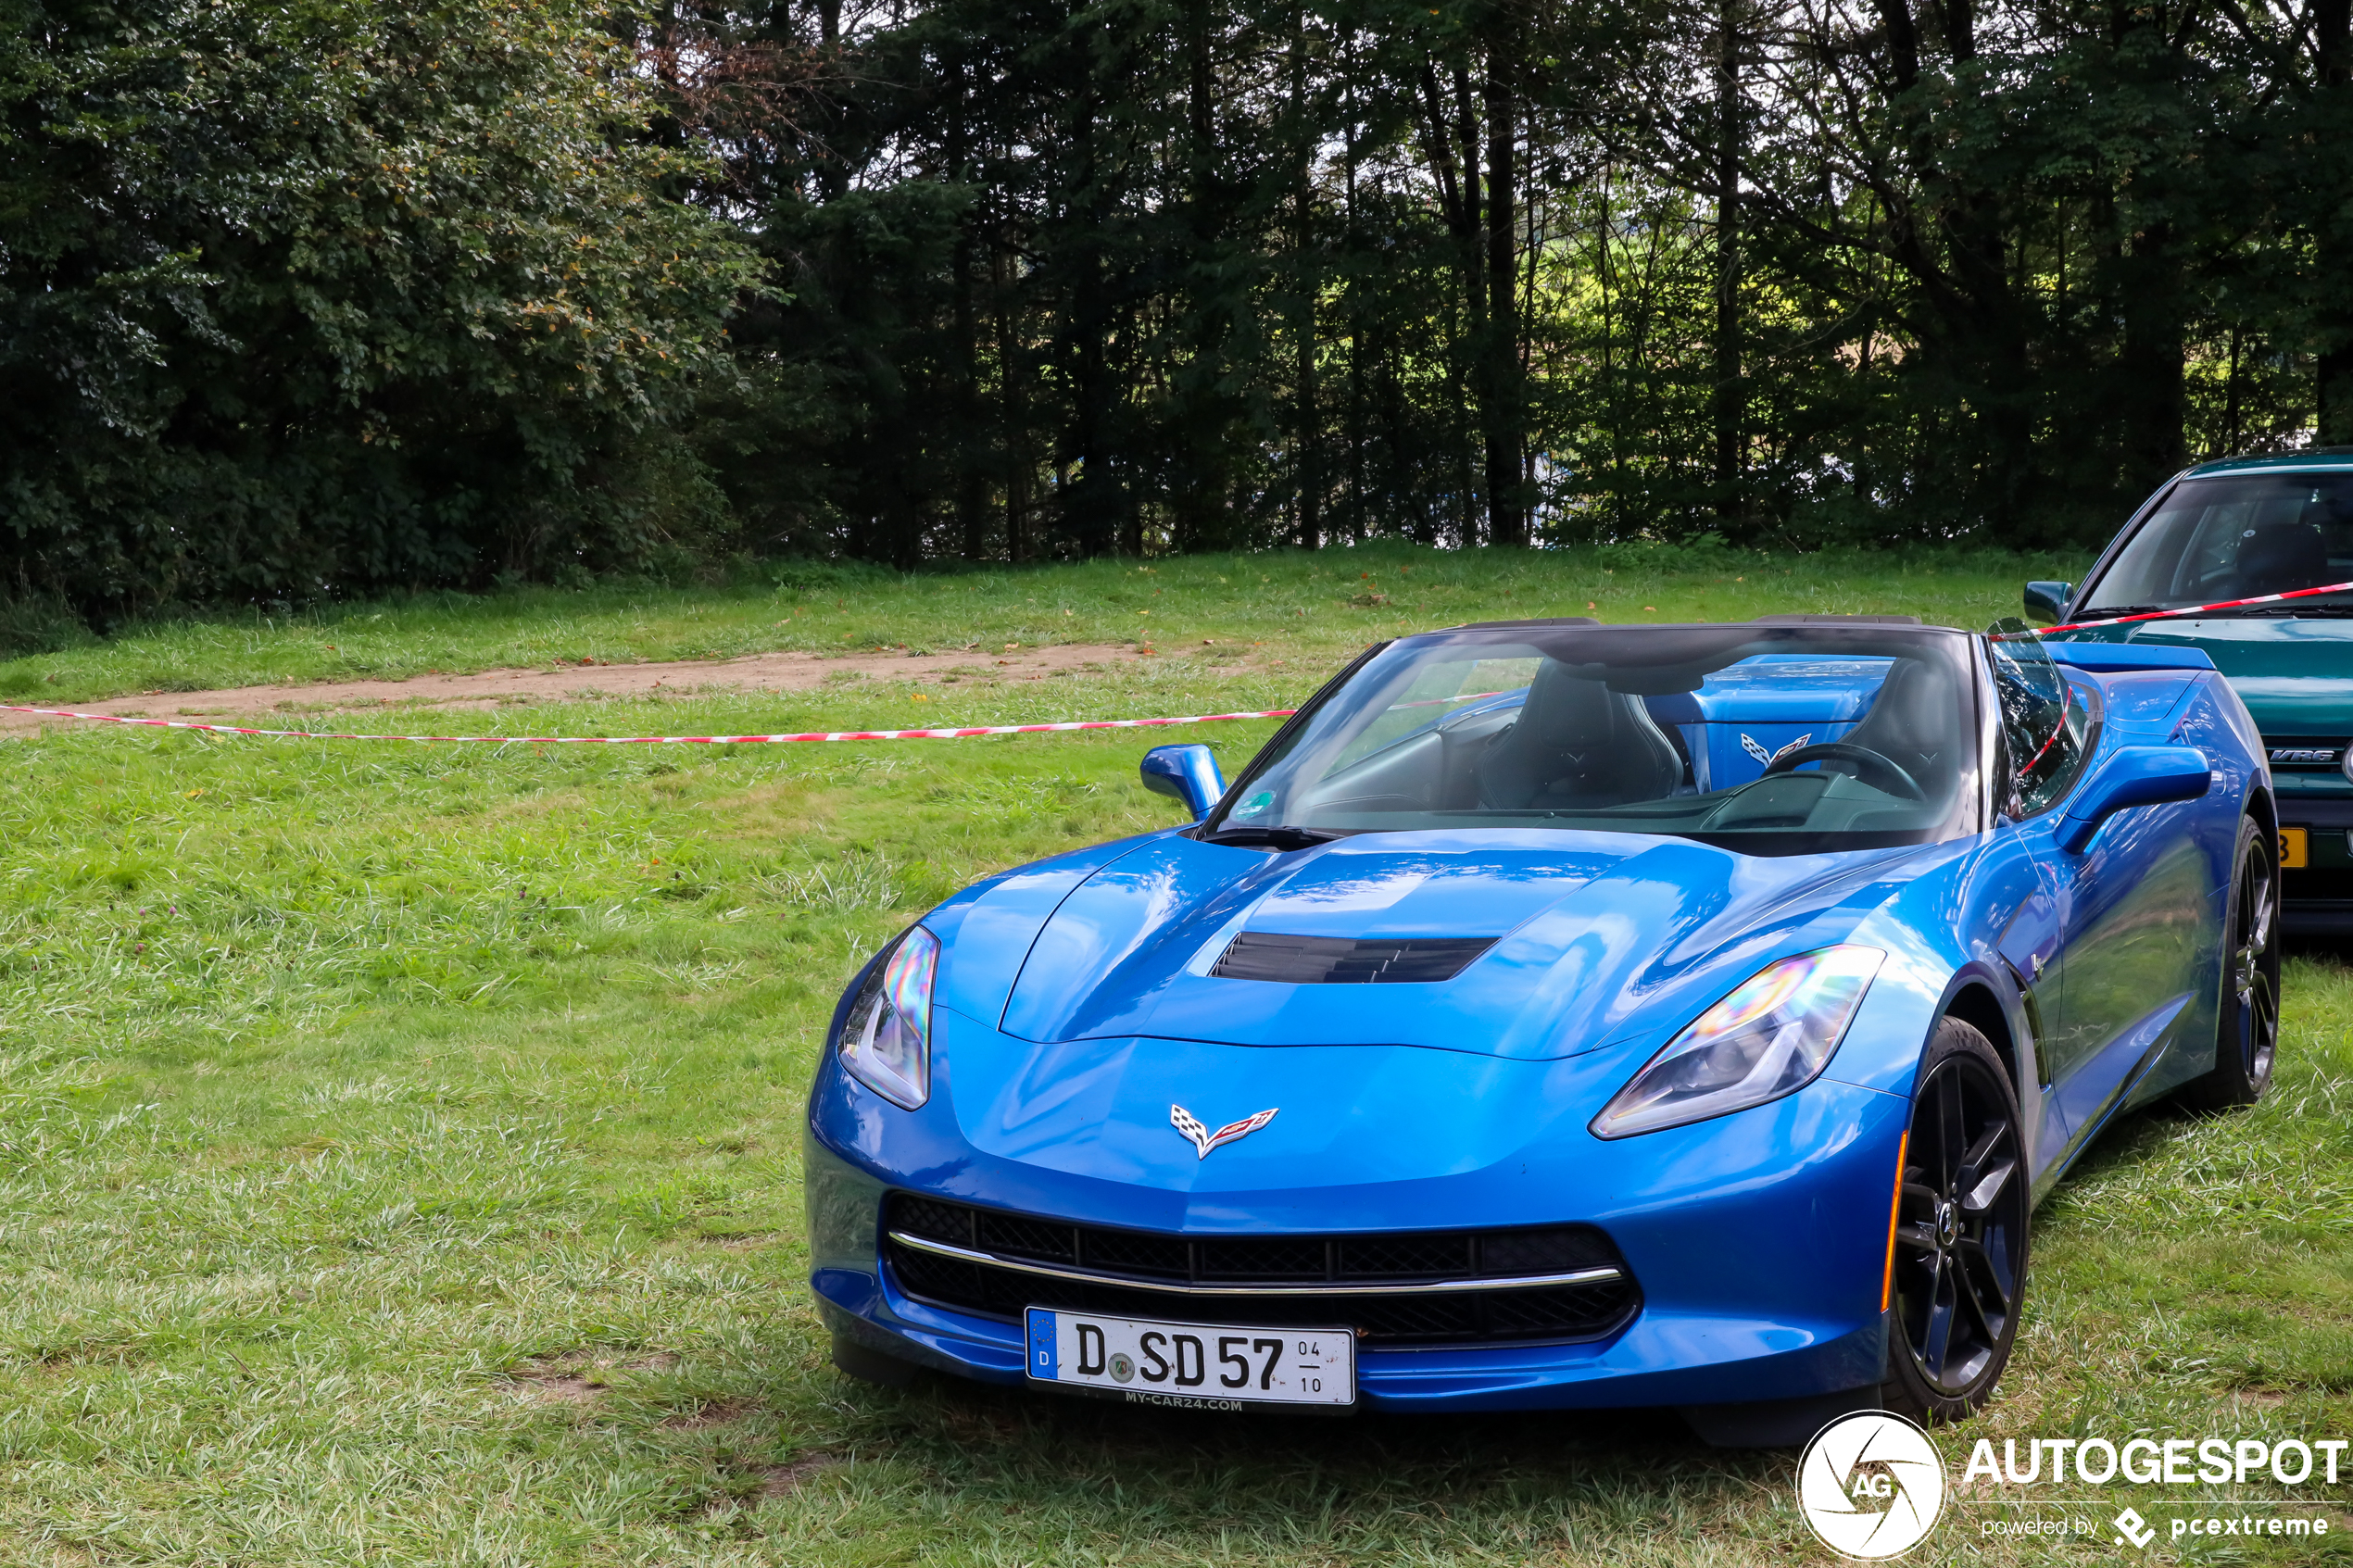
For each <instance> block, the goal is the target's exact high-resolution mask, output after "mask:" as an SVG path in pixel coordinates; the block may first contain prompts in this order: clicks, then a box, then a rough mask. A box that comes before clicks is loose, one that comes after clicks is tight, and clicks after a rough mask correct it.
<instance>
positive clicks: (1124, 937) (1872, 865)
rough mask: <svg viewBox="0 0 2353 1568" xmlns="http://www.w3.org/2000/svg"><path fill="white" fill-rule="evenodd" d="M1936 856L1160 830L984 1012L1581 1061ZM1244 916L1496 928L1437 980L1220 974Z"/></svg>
mask: <svg viewBox="0 0 2353 1568" xmlns="http://www.w3.org/2000/svg"><path fill="white" fill-rule="evenodd" d="M1944 853H1945V849H1944V847H1933V846H1932V847H1920V848H1914V849H1892V850H1878V851H1869V852H1857V853H1851V854H1844V855H1825V856H1793V857H1785V858H1771V857H1759V856H1744V855H1738V854H1734V853H1731V852H1730V851H1727V850H1722V849H1717V848H1713V847H1708V846H1705V845H1702V844H1696V843H1692V842H1690V841H1688V840H1683V839H1673V838H1653V837H1643V836H1637V835H1631V834H1579V833H1558V832H1546V831H1494V830H1487V831H1480V832H1476V833H1464V832H1437V833H1419V834H1364V835H1361V836H1359V837H1355V838H1349V839H1342V840H1339V841H1337V842H1335V843H1332V844H1328V845H1325V846H1322V847H1318V848H1315V849H1313V850H1309V851H1305V852H1303V853H1300V854H1292V855H1267V854H1265V853H1262V852H1260V851H1256V850H1249V849H1238V848H1232V847H1225V846H1219V845H1211V844H1201V843H1196V842H1194V841H1192V840H1190V839H1187V838H1181V837H1168V838H1161V839H1156V840H1153V841H1151V842H1149V843H1147V844H1145V845H1143V846H1141V847H1139V848H1137V849H1136V850H1134V851H1132V852H1131V853H1129V854H1127V855H1126V856H1123V857H1122V858H1120V859H1118V860H1116V861H1114V862H1113V863H1111V864H1109V865H1106V866H1103V867H1101V869H1099V870H1097V871H1095V872H1093V873H1092V874H1091V875H1089V876H1088V878H1087V879H1086V880H1085V881H1084V882H1083V883H1081V884H1079V885H1078V886H1077V887H1076V889H1075V890H1074V891H1073V892H1072V893H1071V894H1070V896H1069V897H1067V898H1065V899H1063V900H1062V902H1061V903H1060V905H1059V907H1058V908H1056V909H1055V910H1054V911H1053V913H1052V915H1051V918H1049V919H1048V920H1047V921H1046V922H1045V923H1044V925H1043V928H1042V929H1041V930H1040V931H1039V932H1038V938H1037V941H1036V942H1035V944H1034V945H1032V947H1030V949H1029V953H1028V956H1027V959H1026V961H1025V962H1024V963H1023V965H1022V968H1021V972H1020V975H1019V978H1018V979H1017V980H1016V981H1015V983H1014V985H1013V990H1012V994H1011V996H1010V997H1009V998H1008V1000H1007V1002H1006V1005H1005V1008H1004V1011H1003V1015H1002V1017H1001V1019H1000V1020H998V1021H994V1022H997V1023H998V1026H999V1027H1000V1029H1001V1030H1002V1031H1003V1032H1004V1033H1005V1034H1007V1035H1012V1036H1014V1037H1015V1038H1019V1039H1024V1040H1030V1041H1036V1042H1040V1043H1063V1042H1069V1041H1076V1040H1088V1039H1109V1038H1117V1037H1132V1036H1139V1035H1149V1036H1160V1037H1163V1038H1173V1039H1186V1040H1201V1041H1211V1042H1216V1043H1221V1044H1228V1045H1240V1046H1277V1045H1281V1046H1355V1045H1410V1046H1425V1047H1434V1048H1440V1049H1446V1050H1454V1051H1466V1052H1473V1053H1478V1054H1481V1055H1488V1056H1497V1057H1504V1058H1514V1059H1519V1060H1550V1059H1555V1058H1561V1057H1568V1056H1575V1055H1579V1054H1580V1053H1582V1052H1585V1051H1589V1050H1592V1049H1594V1048H1596V1047H1600V1046H1603V1045H1604V1044H1607V1043H1609V1042H1610V1041H1611V1040H1613V1039H1615V1038H1617V1037H1620V1036H1621V1035H1624V1034H1625V1033H1627V1032H1628V1030H1629V1028H1632V1027H1634V1026H1635V1024H1634V1022H1632V1021H1633V1020H1634V1017H1635V1015H1636V1014H1638V1013H1639V1012H1641V1011H1642V1010H1643V1009H1644V1008H1645V1005H1646V1004H1648V1003H1650V1002H1652V1001H1654V1000H1661V999H1662V998H1664V1000H1665V1001H1666V1002H1671V1003H1672V1004H1673V1005H1674V1006H1676V1007H1681V1006H1682V1005H1683V1003H1682V1001H1681V1000H1680V998H1678V997H1675V996H1673V995H1672V994H1673V993H1678V992H1680V991H1682V990H1684V989H1685V988H1687V987H1688V988H1691V989H1692V990H1693V991H1694V992H1695V993H1697V992H1702V991H1705V992H1707V993H1708V994H1707V995H1705V996H1704V997H1700V998H1699V999H1698V1000H1697V1001H1696V1003H1695V1004H1694V1005H1693V1007H1692V1010H1694V1011H1695V1010H1697V1008H1698V1007H1704V1006H1705V1003H1706V1001H1708V1000H1712V999H1713V990H1712V989H1711V988H1713V987H1718V986H1719V985H1720V986H1721V987H1726V988H1728V987H1729V986H1730V985H1733V984H1736V983H1737V982H1738V981H1739V980H1740V979H1742V978H1743V977H1744V976H1745V974H1746V973H1747V972H1749V970H1750V969H1752V968H1753V967H1755V965H1756V964H1759V963H1762V962H1763V961H1766V960H1768V959H1769V958H1770V957H1773V956H1775V953H1776V951H1787V950H1789V948H1788V946H1787V944H1788V943H1789V942H1790V941H1792V940H1793V939H1796V938H1798V937H1800V936H1802V937H1804V938H1805V939H1806V940H1809V941H1812V940H1819V941H1835V940H1837V939H1838V938H1839V936H1840V935H1843V933H1844V931H1845V930H1846V929H1847V928H1850V927H1851V926H1852V924H1853V923H1854V922H1855V920H1856V919H1858V918H1860V916H1861V915H1862V914H1863V913H1864V912H1866V911H1867V910H1868V909H1871V908H1875V907H1876V906H1877V905H1878V904H1880V903H1881V902H1882V901H1884V900H1885V898H1886V897H1889V896H1890V894H1891V893H1892V892H1893V891H1894V889H1895V888H1896V887H1898V886H1900V885H1901V884H1902V883H1903V882H1904V881H1906V880H1908V879H1909V878H1910V877H1912V876H1913V875H1916V874H1918V872H1919V870H1920V869H1921V866H1922V865H1923V863H1924V862H1925V861H1927V860H1929V859H1936V858H1941V857H1942V856H1943V855H1944ZM1245 932H1248V933H1256V934H1267V935H1287V936H1295V937H1322V938H1335V937H1337V938H1343V939H1357V940H1366V941H1393V940H1396V939H1401V938H1415V937H1419V938H1440V939H1453V940H1457V941H1460V940H1463V939H1466V938H1468V939H1481V940H1491V942H1492V945H1491V946H1490V947H1487V948H1486V949H1485V950H1484V951H1483V952H1481V953H1480V954H1479V955H1478V957H1477V958H1476V959H1474V960H1471V961H1470V962H1469V964H1468V965H1467V966H1466V967H1465V968H1463V969H1462V970H1461V971H1460V972H1458V973H1456V974H1454V975H1453V977H1452V978H1451V979H1446V980H1441V981H1434V982H1420V983H1407V984H1396V983H1387V984H1329V983H1324V984H1296V983H1289V982H1285V981H1272V980H1255V979H1229V978H1223V977H1220V976H1218V975H1215V974H1213V973H1212V972H1211V971H1212V969H1213V967H1214V966H1215V965H1216V963H1217V961H1218V960H1219V958H1220V957H1221V956H1222V955H1224V953H1225V952H1226V950H1227V947H1228V946H1229V945H1230V944H1232V942H1233V940H1234V938H1235V937H1236V936H1237V935H1241V934H1243V933H1245ZM1776 944H1779V945H1780V946H1779V947H1776ZM1768 949H1771V950H1768ZM1718 969H1722V970H1724V971H1726V972H1727V973H1726V974H1725V975H1724V976H1723V977H1721V978H1720V980H1719V978H1718V976H1717V975H1716V974H1715V971H1717V970H1718ZM1735 971H1736V972H1735ZM1663 1005H1664V1004H1663Z"/></svg>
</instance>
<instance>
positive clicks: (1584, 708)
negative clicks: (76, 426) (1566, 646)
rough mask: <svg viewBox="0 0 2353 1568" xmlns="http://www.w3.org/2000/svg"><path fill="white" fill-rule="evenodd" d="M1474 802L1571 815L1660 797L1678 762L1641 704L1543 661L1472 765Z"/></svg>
mask: <svg viewBox="0 0 2353 1568" xmlns="http://www.w3.org/2000/svg"><path fill="white" fill-rule="evenodd" d="M1682 777H1683V762H1682V759H1681V758H1680V757H1678V756H1677V755H1676V752H1675V748H1674V746H1672V745H1670V744H1668V742H1667V737H1666V736H1665V735H1664V734H1660V733H1659V728H1658V726H1657V724H1655V723H1654V722H1653V721H1652V720H1651V716H1650V714H1649V713H1648V712H1646V711H1645V710H1644V709H1643V707H1642V698H1640V697H1638V696H1629V695H1627V694H1626V693H1623V692H1613V691H1611V690H1610V689H1609V688H1607V687H1606V686H1604V685H1603V684H1600V683H1599V682H1597V681H1580V680H1578V679H1577V678H1576V677H1575V676H1572V675H1570V674H1569V673H1568V672H1567V671H1566V670H1564V669H1563V668H1561V666H1559V665H1557V664H1553V663H1550V662H1547V663H1546V664H1545V665H1544V667H1543V668H1542V669H1541V670H1539V671H1537V672H1536V679H1535V680H1534V681H1533V682H1531V683H1529V688H1528V700H1527V702H1525V703H1524V704H1522V705H1521V707H1520V710H1519V719H1518V721H1516V722H1515V723H1514V724H1513V725H1512V727H1511V728H1510V729H1509V730H1507V731H1505V732H1504V734H1503V735H1502V736H1501V737H1500V738H1499V739H1498V740H1497V741H1496V742H1495V745H1494V746H1493V748H1492V749H1491V750H1490V751H1489V752H1488V753H1487V755H1486V756H1484V757H1482V758H1480V759H1479V760H1478V803H1479V804H1480V805H1481V806H1483V807H1486V808H1488V809H1497V810H1515V811H1516V810H1579V809H1593V808H1596V807H1602V806H1622V805H1624V804H1626V803H1627V802H1629V801H1634V800H1658V799H1663V798H1664V797H1667V796H1668V795H1671V794H1673V793H1674V791H1675V786H1676V785H1677V784H1680V782H1681V781H1682Z"/></svg>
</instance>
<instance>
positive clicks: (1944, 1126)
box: [1885, 1018, 2027, 1423]
mask: <svg viewBox="0 0 2353 1568" xmlns="http://www.w3.org/2000/svg"><path fill="white" fill-rule="evenodd" d="M2020 1124H2021V1123H2020V1115H2019V1109H2018V1093H2017V1091H2016V1089H2015V1088H2014V1087H2013V1086H2012V1085H2011V1083H2010V1075H2009V1073H2008V1072H2007V1070H2006V1069H2005V1068H2004V1066H2003V1064H2002V1059H2001V1057H2000V1056H1999V1055H1998V1054H1996V1053H1995V1051H1994V1047H1993V1045H1992V1044H1991V1043H1990V1042H1989V1041H1987V1039H1986V1038H1985V1036H1984V1035H1982V1034H1980V1033H1978V1031H1977V1030H1975V1029H1973V1028H1971V1027H1970V1026H1969V1025H1968V1024H1966V1023H1964V1022H1961V1021H1960V1020H1959V1019H1957V1018H1947V1019H1945V1020H1944V1022H1941V1023H1939V1024H1938V1025H1937V1026H1936V1033H1935V1035H1933V1036H1932V1037H1931V1039H1930V1041H1929V1045H1928V1050H1927V1051H1926V1053H1925V1054H1923V1055H1922V1057H1921V1059H1920V1073H1919V1085H1918V1086H1917V1087H1916V1088H1915V1089H1914V1091H1913V1095H1912V1121H1911V1129H1910V1131H1909V1133H1908V1134H1906V1139H1905V1146H1904V1176H1903V1185H1902V1188H1901V1190H1900V1192H1899V1194H1898V1196H1897V1198H1896V1205H1895V1238H1894V1247H1895V1256H1894V1281H1893V1283H1894V1301H1893V1306H1894V1312H1893V1314H1892V1315H1891V1316H1890V1318H1889V1322H1888V1347H1887V1360H1888V1376H1887V1382H1886V1385H1885V1396H1886V1399H1887V1403H1888V1408H1889V1409H1890V1410H1893V1411H1897V1412H1898V1413H1900V1414H1903V1415H1907V1416H1910V1417H1911V1418H1912V1419H1914V1420H1915V1421H1919V1422H1922V1423H1927V1422H1936V1421H1958V1420H1960V1419H1962V1418H1963V1417H1964V1416H1967V1415H1969V1414H1970V1413H1972V1412H1973V1411H1976V1410H1977V1409H1978V1408H1979V1407H1980V1406H1982V1405H1983V1404H1984V1403H1985V1401H1986V1400H1987V1399H1989V1398H1991V1397H1992V1395H1993V1392H1994V1384H1995V1383H1997V1382H1999V1381H2000V1380H2001V1376H2002V1371H2003V1369H2004V1368H2005V1367H2007V1366H2008V1365H2009V1360H2010V1347H2011V1345H2012V1343H2013V1342H2014V1341H2015V1340H2016V1339H2017V1337H2018V1319H2019V1308H2020V1302H2021V1300H2022V1299H2023V1298H2024V1295H2025V1288H2026V1251H2027V1173H2026V1158H2025V1145H2024V1143H2023V1141H2022V1140H2021V1138H2020Z"/></svg>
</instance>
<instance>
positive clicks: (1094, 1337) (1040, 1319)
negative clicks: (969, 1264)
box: [1028, 1307, 1356, 1410]
mask: <svg viewBox="0 0 2353 1568" xmlns="http://www.w3.org/2000/svg"><path fill="white" fill-rule="evenodd" d="M1028 1330H1029V1335H1028V1339H1029V1365H1028V1372H1029V1376H1030V1379H1031V1381H1033V1382H1038V1383H1055V1384H1060V1385H1063V1386H1065V1387H1080V1388H1089V1389H1096V1390H1100V1391H1101V1392H1103V1393H1109V1394H1117V1395H1124V1396H1126V1399H1129V1400H1130V1401H1132V1402H1134V1403H1137V1404H1149V1405H1196V1406H1202V1407H1205V1408H1207V1409H1210V1410H1232V1409H1237V1408H1239V1407H1240V1406H1242V1405H1353V1404H1354V1403H1355V1402H1356V1336H1355V1335H1354V1334H1353V1332H1351V1331H1350V1330H1348V1329H1345V1328H1244V1327H1238V1326H1237V1325H1235V1324H1233V1323H1164V1322H1162V1321H1160V1320H1159V1319H1156V1318H1113V1317H1102V1316H1100V1315H1098V1314H1095V1313H1092V1312H1058V1311H1052V1310H1051V1309H1049V1308H1045V1307H1032V1308H1030V1309H1029V1313H1028Z"/></svg>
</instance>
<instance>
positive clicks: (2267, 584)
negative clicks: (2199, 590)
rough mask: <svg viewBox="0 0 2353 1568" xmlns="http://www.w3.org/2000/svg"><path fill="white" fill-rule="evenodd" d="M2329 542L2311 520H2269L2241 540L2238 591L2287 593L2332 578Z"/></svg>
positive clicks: (2319, 583) (2318, 584)
mask: <svg viewBox="0 0 2353 1568" xmlns="http://www.w3.org/2000/svg"><path fill="white" fill-rule="evenodd" d="M2328 571H2329V549H2328V544H2327V542H2326V541H2324V540H2323V539H2322V537H2321V531H2320V530H2319V529H2317V528H2315V527H2313V526H2312V525H2311V524H2310V523H2309V522H2267V523H2264V524H2262V525H2261V526H2259V527H2256V528H2250V529H2248V530H2247V531H2246V537H2245V538H2242V539H2241V540H2240V541H2239V556H2238V580H2239V582H2238V591H2239V592H2240V593H2241V594H2243V595H2249V596H2252V595H2255V594H2284V593H2287V592H2288V591H2290V590H2291V589H2295V588H2317V587H2319V586H2320V585H2321V584H2322V583H2325V582H2327V581H2328V580H2329V577H2328Z"/></svg>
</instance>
